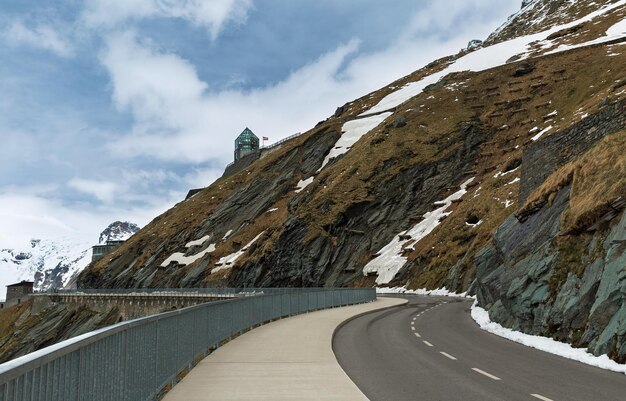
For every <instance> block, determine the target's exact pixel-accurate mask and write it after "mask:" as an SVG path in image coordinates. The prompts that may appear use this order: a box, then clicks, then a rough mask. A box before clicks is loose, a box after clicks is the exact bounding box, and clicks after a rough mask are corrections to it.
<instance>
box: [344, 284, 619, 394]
mask: <svg viewBox="0 0 626 401" xmlns="http://www.w3.org/2000/svg"><path fill="white" fill-rule="evenodd" d="M406 298H407V299H409V301H410V302H409V303H408V304H407V305H405V306H401V307H397V308H393V309H390V310H385V311H380V312H374V313H370V314H367V315H364V316H361V317H358V318H356V319H354V320H352V321H349V322H348V323H346V324H345V325H344V326H342V327H341V328H340V329H339V330H337V332H336V333H335V337H334V339H333V349H334V351H335V355H336V357H337V359H338V361H339V363H340V365H341V366H342V368H343V369H344V370H345V371H346V373H347V374H348V376H350V378H351V379H352V380H353V381H354V382H355V383H356V385H357V386H358V387H359V389H361V391H362V392H363V393H364V394H365V395H366V396H367V397H368V398H369V399H370V400H371V401H404V400H407V401H408V400H411V401H415V400H428V401H435V400H441V401H444V400H445V401H456V400H459V401H460V400H462V401H491V400H493V401H503V400H507V401H508V400H511V401H515V400H535V401H536V400H544V401H546V400H553V401H565V400H567V401H577V400H580V401H602V400H611V401H624V400H626V375H623V374H620V373H614V372H609V371H606V370H602V369H598V368H594V367H591V366H588V365H584V364H582V363H579V362H576V361H572V360H569V359H565V358H561V357H558V356H556V355H552V354H548V353H545V352H542V351H538V350H535V349H532V348H528V347H525V346H523V345H520V344H517V343H514V342H512V341H509V340H506V339H503V338H500V337H498V336H495V335H493V334H490V333H487V332H485V331H483V330H481V329H480V328H479V327H478V326H477V325H476V323H475V322H474V321H473V320H472V318H471V316H470V313H469V310H470V306H471V302H469V301H466V300H462V299H454V298H444V297H416V296H407V297H406Z"/></svg>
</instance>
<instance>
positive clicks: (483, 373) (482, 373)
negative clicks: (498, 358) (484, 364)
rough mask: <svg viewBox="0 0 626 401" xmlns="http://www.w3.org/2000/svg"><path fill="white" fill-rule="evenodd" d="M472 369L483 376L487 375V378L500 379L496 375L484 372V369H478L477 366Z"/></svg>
mask: <svg viewBox="0 0 626 401" xmlns="http://www.w3.org/2000/svg"><path fill="white" fill-rule="evenodd" d="M472 370H473V371H474V372H477V373H480V374H481V375H483V376H487V377H488V378H490V379H493V380H502V379H500V378H499V377H498V376H494V375H492V374H490V373H487V372H485V371H484V370H480V369H478V368H472Z"/></svg>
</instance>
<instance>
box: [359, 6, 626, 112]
mask: <svg viewBox="0 0 626 401" xmlns="http://www.w3.org/2000/svg"><path fill="white" fill-rule="evenodd" d="M624 5H626V0H619V1H617V2H616V3H613V4H611V5H609V6H606V7H603V8H601V9H599V10H596V11H594V12H592V13H590V14H588V15H586V16H584V17H582V18H580V19H578V20H576V21H573V22H570V23H568V24H564V25H557V26H554V27H552V28H550V29H548V30H546V31H543V32H539V33H536V34H532V35H528V36H522V37H519V38H515V39H512V40H508V41H506V42H501V43H498V44H495V45H493V46H489V47H484V48H481V49H479V50H476V51H474V52H471V53H469V54H466V55H465V56H463V57H460V58H459V59H457V60H456V61H454V62H453V63H451V64H450V65H449V66H447V67H446V68H444V69H443V70H442V71H440V72H437V73H434V74H432V75H429V76H427V77H425V78H423V79H421V80H419V81H416V82H411V83H408V84H406V85H405V86H403V87H402V88H400V89H399V90H397V91H395V92H392V93H390V94H389V95H387V96H385V97H384V98H383V99H382V100H381V101H380V102H379V103H378V104H376V105H375V106H373V107H372V108H371V109H369V110H366V111H364V112H363V113H362V114H361V115H366V114H370V113H377V112H381V111H385V110H389V109H391V108H393V107H396V106H399V105H400V104H402V103H404V102H406V101H407V100H409V99H411V98H412V97H415V96H417V95H419V94H420V93H422V91H423V90H424V88H426V87H427V86H428V85H430V84H434V83H437V82H438V81H439V80H440V79H441V78H443V77H445V76H446V75H448V74H450V73H453V72H461V71H474V72H479V71H484V70H487V69H490V68H495V67H499V66H501V65H505V64H506V62H507V60H509V59H510V58H511V57H513V56H521V58H520V60H522V59H524V58H526V57H527V56H528V51H529V45H530V44H531V43H533V42H537V41H546V43H548V44H549V43H551V42H549V41H547V38H548V36H550V35H551V34H553V33H555V32H558V31H561V30H563V29H567V28H571V27H573V26H576V25H578V24H581V23H583V22H588V21H591V20H592V19H594V18H596V17H598V16H600V15H603V14H606V13H608V12H610V11H612V10H614V9H616V8H619V7H621V6H624ZM622 23H623V21H622V22H620V23H618V24H616V25H614V26H613V27H611V28H609V30H608V31H607V35H608V36H605V37H602V38H599V39H597V40H596V41H592V42H587V43H584V44H580V45H573V46H570V47H567V46H561V47H559V48H557V49H555V50H553V51H551V52H549V53H546V54H551V53H558V52H561V51H565V50H570V49H573V48H576V47H582V46H589V45H592V44H596V43H603V42H606V41H610V40H614V39H618V38H620V37H623V36H626V34H625V33H622V32H621V31H623V30H624V27H623V25H622Z"/></svg>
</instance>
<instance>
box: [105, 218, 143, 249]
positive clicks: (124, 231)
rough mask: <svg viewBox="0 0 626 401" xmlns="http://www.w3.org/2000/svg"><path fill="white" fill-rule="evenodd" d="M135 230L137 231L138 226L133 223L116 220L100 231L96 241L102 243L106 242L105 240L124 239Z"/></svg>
mask: <svg viewBox="0 0 626 401" xmlns="http://www.w3.org/2000/svg"><path fill="white" fill-rule="evenodd" d="M137 231H139V226H138V225H137V224H135V223H131V222H128V221H116V222H113V223H111V224H109V226H108V227H107V228H105V229H104V231H102V233H100V238H99V241H98V243H99V244H101V245H103V244H106V243H107V241H126V240H127V239H129V238H130V237H131V236H132V235H133V234H134V233H136V232H137Z"/></svg>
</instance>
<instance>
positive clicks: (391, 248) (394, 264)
mask: <svg viewBox="0 0 626 401" xmlns="http://www.w3.org/2000/svg"><path fill="white" fill-rule="evenodd" d="M473 180H474V178H470V179H469V180H467V181H465V182H464V183H463V184H462V185H461V189H460V190H459V191H457V192H455V193H453V194H452V195H450V196H448V197H447V198H446V199H444V200H443V201H439V202H435V205H436V206H439V208H437V209H435V210H433V211H432V212H428V213H426V214H424V216H423V219H422V221H420V222H419V223H417V224H416V225H415V226H414V227H413V228H411V229H409V230H408V231H403V232H401V233H400V234H398V235H397V236H396V237H395V238H394V239H393V240H392V241H391V242H390V243H389V244H387V245H386V246H385V247H383V248H382V249H381V250H380V251H378V256H377V257H376V258H374V259H372V260H371V261H370V262H369V263H368V264H367V265H365V267H364V268H363V275H365V276H367V275H368V274H372V273H375V274H377V275H378V277H377V278H376V283H377V284H387V283H389V282H390V281H391V280H393V278H394V277H395V276H396V274H398V271H400V269H401V268H402V266H404V264H405V263H406V261H407V258H406V257H405V256H404V255H403V249H404V248H405V246H407V245H409V243H411V245H414V244H416V243H418V242H419V241H420V240H422V239H423V238H424V237H426V236H427V235H428V234H430V233H431V232H432V231H433V230H434V229H435V228H436V227H437V226H438V225H439V224H440V221H441V219H442V218H443V217H445V216H448V215H449V214H450V213H451V212H446V210H447V209H448V208H449V207H450V206H451V205H452V202H453V201H455V200H458V199H461V198H462V197H463V195H465V193H466V192H467V185H468V184H469V183H470V182H472V181H473Z"/></svg>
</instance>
